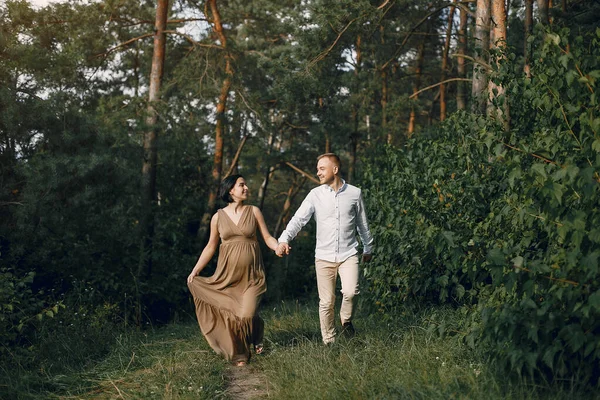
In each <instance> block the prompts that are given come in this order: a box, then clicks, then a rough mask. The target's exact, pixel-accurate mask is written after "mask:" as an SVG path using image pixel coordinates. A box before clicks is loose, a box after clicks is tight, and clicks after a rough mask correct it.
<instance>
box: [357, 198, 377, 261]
mask: <svg viewBox="0 0 600 400" xmlns="http://www.w3.org/2000/svg"><path fill="white" fill-rule="evenodd" d="M357 211H358V212H357V218H356V229H357V230H358V235H359V236H360V241H361V242H362V244H363V253H364V254H371V251H372V250H373V236H372V235H371V231H370V230H369V222H368V221H367V213H366V211H365V203H364V201H363V197H362V193H361V194H360V195H359V197H358V210H357Z"/></svg>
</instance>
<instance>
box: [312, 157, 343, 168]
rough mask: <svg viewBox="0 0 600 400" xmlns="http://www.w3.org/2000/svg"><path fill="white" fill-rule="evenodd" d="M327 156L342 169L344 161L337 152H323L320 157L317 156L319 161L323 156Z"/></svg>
mask: <svg viewBox="0 0 600 400" xmlns="http://www.w3.org/2000/svg"><path fill="white" fill-rule="evenodd" d="M325 157H327V158H328V159H329V161H331V162H332V163H333V164H334V165H336V166H337V167H338V169H342V161H341V160H340V158H339V157H338V156H337V154H335V153H325V154H321V155H320V156H319V157H317V161H319V160H320V159H321V158H325Z"/></svg>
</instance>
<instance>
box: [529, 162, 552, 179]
mask: <svg viewBox="0 0 600 400" xmlns="http://www.w3.org/2000/svg"><path fill="white" fill-rule="evenodd" d="M531 170H532V171H533V172H535V173H536V174H538V175H539V176H541V177H543V178H547V176H548V175H546V168H545V165H544V164H540V163H537V164H533V166H532V167H531Z"/></svg>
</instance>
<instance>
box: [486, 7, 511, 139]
mask: <svg viewBox="0 0 600 400" xmlns="http://www.w3.org/2000/svg"><path fill="white" fill-rule="evenodd" d="M491 18H492V30H493V37H494V43H492V47H493V48H495V49H498V50H499V51H500V53H502V54H503V52H504V51H505V50H506V10H505V4H504V0H492V15H491ZM497 57H498V59H497V60H496V62H497V63H499V62H501V60H502V59H504V55H500V54H498V55H497ZM488 90H489V98H490V100H492V101H493V100H494V99H499V98H500V99H501V98H504V96H505V95H506V93H505V89H504V87H503V86H501V85H497V84H496V83H494V82H493V81H491V82H490V84H489V87H488ZM501 103H502V104H501V105H499V106H498V107H493V106H490V107H489V110H488V111H489V112H490V114H491V115H495V116H496V117H497V118H498V119H499V120H500V121H502V124H503V125H504V127H505V129H506V130H508V129H509V121H510V118H509V113H508V100H507V99H505V98H504V99H503V100H502V101H501Z"/></svg>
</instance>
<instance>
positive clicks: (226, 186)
mask: <svg viewBox="0 0 600 400" xmlns="http://www.w3.org/2000/svg"><path fill="white" fill-rule="evenodd" d="M240 178H243V176H241V175H229V176H228V177H227V178H225V179H223V181H222V182H221V189H220V190H219V197H220V198H221V200H223V201H224V202H225V203H233V199H232V198H231V195H230V194H229V192H230V191H231V189H233V187H234V186H235V183H236V182H237V180H238V179H240Z"/></svg>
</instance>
